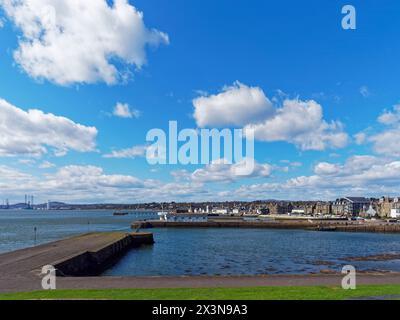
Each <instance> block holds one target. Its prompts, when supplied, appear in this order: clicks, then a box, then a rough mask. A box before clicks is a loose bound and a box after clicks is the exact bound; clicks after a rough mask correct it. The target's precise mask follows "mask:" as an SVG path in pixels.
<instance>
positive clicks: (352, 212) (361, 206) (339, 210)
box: [332, 197, 371, 217]
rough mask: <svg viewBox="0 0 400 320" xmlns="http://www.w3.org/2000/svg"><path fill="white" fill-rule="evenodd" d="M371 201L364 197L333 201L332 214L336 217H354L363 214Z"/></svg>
mask: <svg viewBox="0 0 400 320" xmlns="http://www.w3.org/2000/svg"><path fill="white" fill-rule="evenodd" d="M370 202H371V200H370V199H367V198H364V197H345V198H340V199H337V200H336V201H335V203H334V204H333V205H332V213H333V214H335V215H338V216H348V217H355V216H359V215H360V214H361V213H362V212H365V211H366V210H367V208H368V207H369V205H370Z"/></svg>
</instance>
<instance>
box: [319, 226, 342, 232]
mask: <svg viewBox="0 0 400 320" xmlns="http://www.w3.org/2000/svg"><path fill="white" fill-rule="evenodd" d="M315 230H316V231H322V232H334V231H336V230H337V228H336V227H321V226H319V227H318V228H316V229H315Z"/></svg>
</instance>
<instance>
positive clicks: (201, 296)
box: [0, 285, 400, 300]
mask: <svg viewBox="0 0 400 320" xmlns="http://www.w3.org/2000/svg"><path fill="white" fill-rule="evenodd" d="M388 295H399V296H400V286H399V285H385V286H360V287H358V288H357V289H356V290H343V289H342V288H340V287H257V288H217V289H216V288H213V289H118V290H55V291H36V292H26V293H12V294H1V295H0V300H26V299H106V300H341V299H349V298H354V297H374V296H388Z"/></svg>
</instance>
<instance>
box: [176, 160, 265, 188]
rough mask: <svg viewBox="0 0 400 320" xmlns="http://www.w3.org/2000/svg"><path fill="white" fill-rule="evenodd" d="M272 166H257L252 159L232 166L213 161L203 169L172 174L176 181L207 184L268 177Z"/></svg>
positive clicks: (223, 162)
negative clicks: (250, 168) (249, 172)
mask: <svg viewBox="0 0 400 320" xmlns="http://www.w3.org/2000/svg"><path fill="white" fill-rule="evenodd" d="M249 166H253V167H254V170H253V171H252V173H251V174H250V175H248V174H247V173H248V170H247V168H248V167H249ZM271 172H272V166H271V165H269V164H259V163H257V162H255V161H254V160H252V159H249V158H245V159H243V160H242V161H240V162H238V163H234V164H227V162H226V160H225V159H218V160H214V161H213V162H212V163H211V164H208V165H206V166H205V167H204V168H201V169H197V170H195V171H194V172H192V173H190V172H188V171H186V170H179V171H174V172H172V175H173V176H174V177H175V178H176V179H178V180H181V179H182V180H191V181H193V182H197V183H209V182H234V181H238V180H240V179H244V178H258V177H269V176H270V175H271Z"/></svg>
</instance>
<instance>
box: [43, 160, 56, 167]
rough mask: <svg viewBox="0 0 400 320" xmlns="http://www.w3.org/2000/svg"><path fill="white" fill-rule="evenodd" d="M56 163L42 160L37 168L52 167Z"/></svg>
mask: <svg viewBox="0 0 400 320" xmlns="http://www.w3.org/2000/svg"><path fill="white" fill-rule="evenodd" d="M55 166H56V165H55V164H54V163H51V162H49V161H43V162H42V163H41V164H40V165H39V169H50V168H54V167H55Z"/></svg>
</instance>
